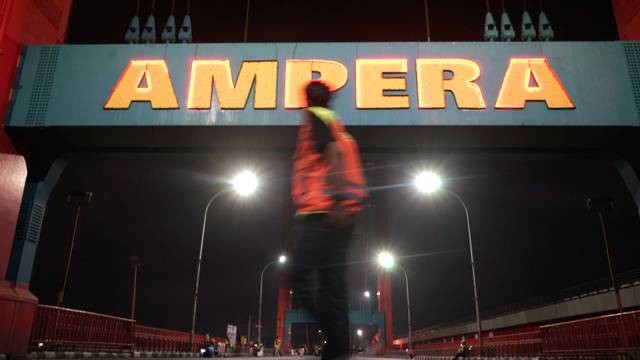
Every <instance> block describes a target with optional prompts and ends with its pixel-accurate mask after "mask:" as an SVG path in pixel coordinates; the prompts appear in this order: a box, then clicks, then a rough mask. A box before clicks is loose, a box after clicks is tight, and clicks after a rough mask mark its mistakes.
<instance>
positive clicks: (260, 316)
mask: <svg viewBox="0 0 640 360" xmlns="http://www.w3.org/2000/svg"><path fill="white" fill-rule="evenodd" d="M286 262H287V257H286V256H285V255H280V256H279V257H278V259H277V260H273V261H272V262H270V263H268V264H267V265H265V266H264V267H263V268H262V273H260V301H259V303H258V344H259V343H260V342H261V341H262V339H261V337H262V280H263V279H264V272H265V271H266V270H267V268H268V267H269V266H271V265H273V264H275V263H280V264H284V263H286Z"/></svg>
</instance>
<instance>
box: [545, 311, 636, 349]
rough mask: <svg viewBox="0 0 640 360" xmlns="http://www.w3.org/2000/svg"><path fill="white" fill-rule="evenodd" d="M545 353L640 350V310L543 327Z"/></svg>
mask: <svg viewBox="0 0 640 360" xmlns="http://www.w3.org/2000/svg"><path fill="white" fill-rule="evenodd" d="M540 332H541V339H542V348H543V352H544V354H548V355H566V354H574V355H575V354H581V353H588V354H596V355H597V354H616V353H629V352H632V353H638V352H640V311H630V312H625V313H622V314H612V315H604V316H599V317H595V318H590V319H583V320H575V321H568V322H563V323H559V324H552V325H545V326H541V327H540Z"/></svg>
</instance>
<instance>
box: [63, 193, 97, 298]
mask: <svg viewBox="0 0 640 360" xmlns="http://www.w3.org/2000/svg"><path fill="white" fill-rule="evenodd" d="M92 197H93V193H92V192H90V191H85V192H70V193H69V194H68V195H67V203H69V204H73V205H75V207H76V209H75V215H74V217H73V231H72V232H71V240H70V241H69V248H68V249H67V259H66V261H65V263H66V266H65V268H64V280H63V281H62V288H61V289H60V292H58V302H57V305H58V307H60V306H62V304H63V303H64V292H65V291H66V290H67V282H68V281H69V269H71V257H72V256H73V249H74V246H75V242H76V234H77V233H78V219H80V209H81V208H82V206H87V205H89V204H91V198H92Z"/></svg>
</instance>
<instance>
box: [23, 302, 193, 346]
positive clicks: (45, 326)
mask: <svg viewBox="0 0 640 360" xmlns="http://www.w3.org/2000/svg"><path fill="white" fill-rule="evenodd" d="M189 335H190V334H189V333H188V332H183V331H174V330H166V329H158V328H153V327H148V326H140V325H136V324H135V322H134V321H132V320H130V319H125V318H119V317H115V316H109V315H103V314H97V313H92V312H88V311H81V310H74V309H68V308H61V307H56V306H49V305H38V310H37V311H36V316H35V317H34V321H33V326H32V330H31V350H32V351H48V350H53V351H66V350H75V351H132V350H139V351H162V352H196V351H198V349H199V348H200V347H201V346H202V345H203V344H204V336H203V335H200V334H195V335H194V338H193V345H190V344H189V340H190V336H189Z"/></svg>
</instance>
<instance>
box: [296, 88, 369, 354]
mask: <svg viewBox="0 0 640 360" xmlns="http://www.w3.org/2000/svg"><path fill="white" fill-rule="evenodd" d="M305 93H306V96H307V108H306V109H304V110H303V111H302V115H303V116H302V122H301V124H300V126H299V128H298V141H297V146H296V151H295V155H294V164H293V179H292V191H291V193H292V197H293V201H294V204H295V207H296V216H295V220H296V221H295V233H296V235H295V239H294V245H293V258H292V278H291V280H292V286H293V293H294V296H295V297H296V298H297V299H298V301H300V302H301V304H302V305H303V306H304V307H305V308H306V309H307V310H308V311H309V312H310V313H311V314H312V315H313V316H314V317H315V319H316V320H317V321H318V323H319V324H320V328H321V329H322V330H323V331H324V332H325V334H326V339H327V344H326V346H325V347H324V349H323V352H322V359H324V360H328V359H341V358H347V357H348V356H349V316H348V315H349V314H348V311H349V309H348V298H347V289H346V283H345V266H346V264H345V263H346V260H347V251H348V249H349V245H350V241H351V235H352V232H353V227H354V218H355V216H356V214H357V213H359V212H360V211H361V210H362V209H363V203H364V201H365V200H366V198H367V196H368V194H367V190H366V181H365V178H364V175H363V170H362V163H361V160H360V152H359V150H358V144H357V142H356V140H355V139H354V138H353V137H352V136H351V135H350V134H349V133H348V132H347V131H346V129H345V127H344V126H343V124H342V122H341V120H340V118H339V116H338V115H337V114H336V113H335V112H333V111H331V110H330V109H329V102H330V100H331V92H330V90H329V87H328V86H327V85H326V84H324V83H323V82H321V81H311V82H310V83H309V84H308V85H307V86H306V88H305ZM314 275H317V279H318V284H317V288H315V291H313V289H314V286H313V284H312V280H313V276H314Z"/></svg>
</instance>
